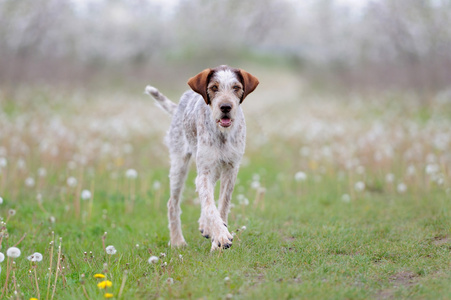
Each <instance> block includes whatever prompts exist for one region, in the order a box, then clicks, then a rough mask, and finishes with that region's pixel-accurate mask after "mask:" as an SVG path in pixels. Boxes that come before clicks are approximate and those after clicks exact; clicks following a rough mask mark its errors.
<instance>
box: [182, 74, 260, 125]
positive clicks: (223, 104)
mask: <svg viewBox="0 0 451 300" xmlns="http://www.w3.org/2000/svg"><path fill="white" fill-rule="evenodd" d="M258 83H259V82H258V79H257V78H256V77H255V76H253V75H251V74H249V73H248V72H246V71H244V70H241V69H234V68H231V67H228V66H225V65H224V66H219V67H217V68H214V69H206V70H203V71H202V72H200V73H199V74H197V75H196V76H194V77H192V78H190V79H189V81H188V85H189V86H190V87H191V89H192V90H193V91H195V92H196V93H198V94H200V95H202V97H203V98H204V100H205V103H207V105H209V106H210V108H211V110H212V115H213V117H214V118H215V122H216V124H217V125H218V126H219V128H220V129H226V128H230V127H231V126H232V125H233V121H234V119H235V116H236V110H237V108H238V106H239V105H240V104H241V103H242V102H243V100H244V98H246V96H247V95H249V94H250V93H252V92H253V91H254V90H255V88H256V87H257V85H258Z"/></svg>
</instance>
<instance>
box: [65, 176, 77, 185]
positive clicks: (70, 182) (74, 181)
mask: <svg viewBox="0 0 451 300" xmlns="http://www.w3.org/2000/svg"><path fill="white" fill-rule="evenodd" d="M66 183H67V185H68V186H70V187H75V186H77V179H76V178H75V177H72V176H71V177H69V178H67V180H66Z"/></svg>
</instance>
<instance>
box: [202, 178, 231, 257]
mask: <svg viewBox="0 0 451 300" xmlns="http://www.w3.org/2000/svg"><path fill="white" fill-rule="evenodd" d="M198 174H199V175H198V176H197V178H196V188H197V192H198V193H199V198H200V203H201V214H200V219H199V230H200V232H201V233H202V235H203V236H204V237H206V238H211V243H212V244H211V250H212V251H213V250H215V249H218V248H221V247H222V248H229V247H230V246H232V239H233V237H232V235H231V234H230V232H229V230H228V229H227V225H226V224H225V223H224V222H223V220H222V218H221V215H220V214H219V211H218V209H217V208H216V205H215V200H214V180H213V176H212V175H211V173H210V172H209V171H205V172H198Z"/></svg>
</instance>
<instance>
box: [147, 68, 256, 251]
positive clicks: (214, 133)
mask: <svg viewBox="0 0 451 300" xmlns="http://www.w3.org/2000/svg"><path fill="white" fill-rule="evenodd" d="M258 83H259V82H258V79H257V78H256V77H254V76H252V75H251V74H249V73H248V72H246V71H244V70H241V69H234V68H231V67H228V66H219V67H217V68H214V69H206V70H204V71H202V72H200V73H199V74H197V75H196V76H194V77H192V78H190V79H189V81H188V85H189V86H190V87H191V89H192V90H193V91H187V92H185V93H184V94H183V95H182V97H181V99H180V102H179V104H178V105H177V104H175V103H174V102H172V101H170V100H169V99H168V98H166V97H165V96H164V95H163V94H161V93H160V92H159V91H158V90H157V89H156V88H154V87H151V86H147V87H146V93H147V94H149V95H152V96H153V97H154V98H155V99H156V100H157V103H158V104H159V105H160V106H161V107H162V108H163V109H164V110H165V111H166V112H168V113H169V114H171V115H173V118H172V123H171V127H170V129H169V132H168V134H167V137H166V143H167V145H168V147H169V153H170V158H171V170H170V175H169V177H170V186H171V196H170V198H169V202H168V218H169V229H170V234H171V245H172V246H173V247H178V246H184V245H186V242H185V239H184V237H183V234H182V229H181V222H180V214H181V210H180V197H181V193H182V190H183V186H184V182H185V179H186V175H187V173H188V167H189V162H190V160H191V157H192V156H193V155H194V156H195V157H196V165H197V178H196V189H197V192H198V193H199V198H200V202H201V215H200V219H199V230H200V232H201V233H202V235H203V236H204V237H206V238H211V241H212V246H211V250H215V249H218V248H221V247H222V248H229V247H230V246H231V245H232V239H233V237H232V235H231V234H230V232H229V230H228V229H227V216H228V213H229V206H230V201H231V198H232V192H233V188H234V185H235V180H236V177H237V174H238V169H239V165H240V162H241V158H242V157H243V154H244V148H245V143H246V123H245V121H244V115H243V111H242V110H241V107H240V104H241V103H242V102H243V100H244V98H246V96H247V95H249V93H251V92H252V91H254V89H255V88H256V87H257V85H258ZM218 180H220V181H221V188H220V193H219V207H218V208H216V205H215V199H214V187H215V184H216V182H217V181H218Z"/></svg>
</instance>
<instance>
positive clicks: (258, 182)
mask: <svg viewBox="0 0 451 300" xmlns="http://www.w3.org/2000/svg"><path fill="white" fill-rule="evenodd" d="M259 187H260V181H256V180H254V181H252V183H251V188H253V189H254V190H256V189H258V188H259Z"/></svg>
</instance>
